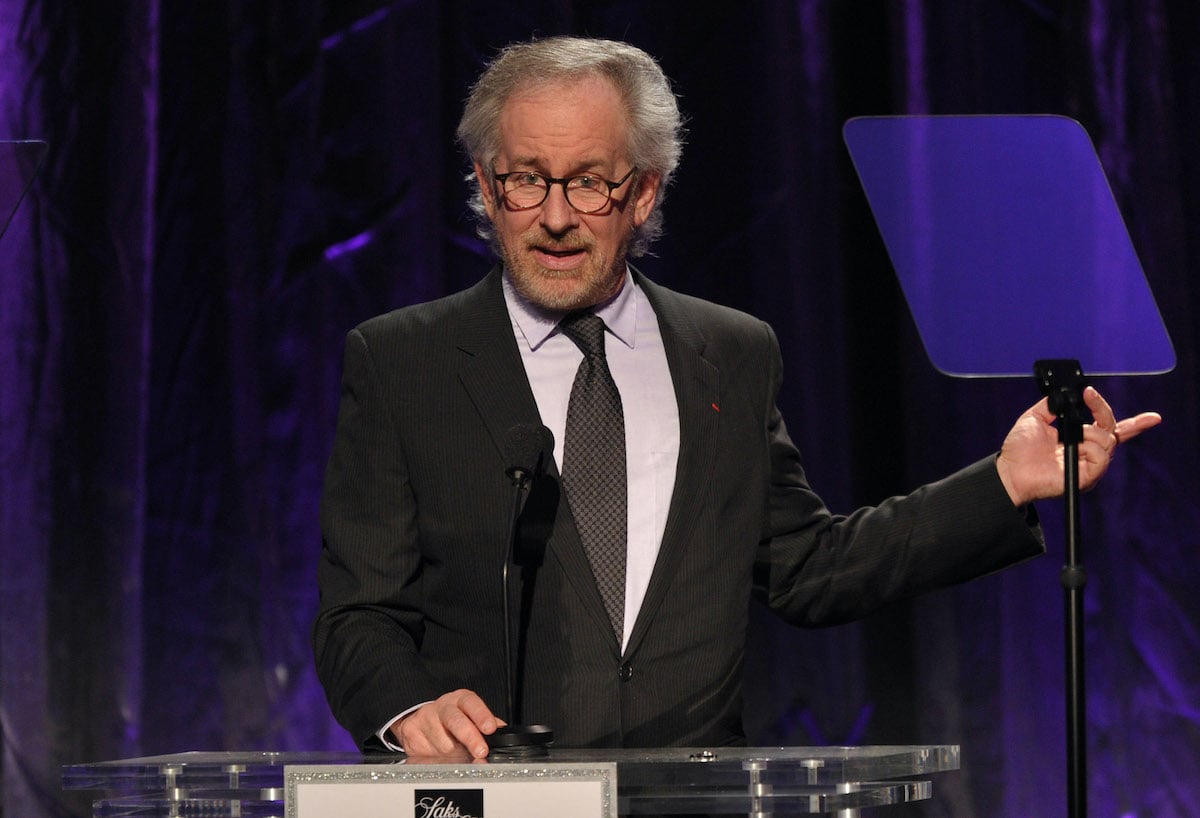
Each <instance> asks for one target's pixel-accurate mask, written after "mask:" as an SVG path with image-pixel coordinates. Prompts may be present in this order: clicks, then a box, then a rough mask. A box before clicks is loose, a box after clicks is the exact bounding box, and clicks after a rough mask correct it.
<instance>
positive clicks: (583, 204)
mask: <svg viewBox="0 0 1200 818" xmlns="http://www.w3.org/2000/svg"><path fill="white" fill-rule="evenodd" d="M567 199H568V200H570V202H571V206H572V207H574V208H575V209H577V210H582V211H583V212H584V213H591V212H592V211H595V210H600V209H601V208H603V207H604V206H605V205H606V204H608V183H607V182H605V181H604V180H603V179H601V178H600V177H598V176H576V177H575V178H574V179H572V180H571V181H569V182H567Z"/></svg>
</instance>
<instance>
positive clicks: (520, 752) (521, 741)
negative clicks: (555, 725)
mask: <svg viewBox="0 0 1200 818" xmlns="http://www.w3.org/2000/svg"><path fill="white" fill-rule="evenodd" d="M484 738H485V739H487V744H488V748H489V750H490V753H489V756H491V757H493V758H496V757H499V758H531V757H534V756H544V755H548V754H549V752H550V745H551V744H553V743H554V731H553V730H551V729H550V728H549V727H547V726H546V725H544V724H510V725H508V726H507V727H501V728H500V729H498V730H497V731H496V732H494V733H492V734H491V735H490V736H484Z"/></svg>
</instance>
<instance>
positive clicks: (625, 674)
mask: <svg viewBox="0 0 1200 818" xmlns="http://www.w3.org/2000/svg"><path fill="white" fill-rule="evenodd" d="M617 677H618V678H619V679H620V680H621V681H622V682H628V681H629V680H630V679H632V678H633V665H631V664H629V663H628V662H624V663H622V665H621V671H620V672H619V673H618V674H617Z"/></svg>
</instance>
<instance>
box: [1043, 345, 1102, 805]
mask: <svg viewBox="0 0 1200 818" xmlns="http://www.w3.org/2000/svg"><path fill="white" fill-rule="evenodd" d="M1034 374H1035V375H1036V377H1037V380H1038V386H1039V388H1040V389H1041V392H1042V394H1043V395H1045V396H1046V397H1047V398H1048V403H1049V407H1050V411H1051V412H1053V413H1054V414H1055V415H1056V416H1057V417H1058V439H1059V441H1060V442H1061V443H1062V444H1063V480H1064V488H1065V492H1064V495H1063V500H1064V503H1065V526H1066V563H1065V564H1064V565H1063V569H1062V574H1061V577H1060V581H1061V583H1062V586H1063V591H1064V603H1065V606H1066V661H1067V666H1066V670H1067V815H1068V816H1069V818H1085V817H1086V815H1087V741H1086V736H1085V733H1086V718H1087V717H1086V709H1087V707H1086V704H1087V703H1086V699H1085V697H1084V672H1083V658H1084V627H1083V588H1084V586H1085V585H1086V584H1087V571H1085V570H1084V568H1083V565H1082V557H1081V555H1080V554H1081V551H1080V537H1079V529H1080V514H1079V444H1080V443H1082V442H1083V426H1084V424H1085V423H1089V422H1091V416H1090V413H1089V412H1088V410H1087V407H1086V406H1085V405H1084V403H1083V389H1084V387H1085V386H1087V380H1086V379H1085V378H1084V375H1083V369H1082V368H1081V367H1080V365H1079V362H1078V361H1075V360H1061V359H1057V360H1044V361H1038V362H1037V363H1035V364H1034Z"/></svg>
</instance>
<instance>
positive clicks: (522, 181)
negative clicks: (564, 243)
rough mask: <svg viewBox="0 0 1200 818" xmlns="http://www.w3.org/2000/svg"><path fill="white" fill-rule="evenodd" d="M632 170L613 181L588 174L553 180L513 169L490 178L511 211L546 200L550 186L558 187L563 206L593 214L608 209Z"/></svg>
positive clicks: (541, 175) (494, 173) (493, 173)
mask: <svg viewBox="0 0 1200 818" xmlns="http://www.w3.org/2000/svg"><path fill="white" fill-rule="evenodd" d="M636 170H637V168H636V167H633V168H630V169H629V173H626V174H625V175H624V176H622V177H621V178H620V179H619V180H618V181H616V182H610V181H609V180H608V179H605V178H603V177H600V176H593V175H591V174H584V175H582V176H572V177H570V178H569V179H556V178H554V177H553V176H545V175H543V174H541V173H535V172H534V171H531V170H514V171H512V172H511V173H496V171H495V170H493V171H492V176H493V177H495V179H496V181H497V182H499V183H500V188H501V189H502V190H503V191H504V200H505V201H506V202H508V204H509V206H510V207H512V208H514V209H515V210H529V209H530V208H532V207H537V206H538V205H540V204H541V203H542V202H544V201H546V197H547V196H549V195H550V188H551V187H552V186H554V185H562V189H563V193H564V194H565V195H566V197H567V203H568V204H569V205H571V207H573V208H575V209H576V210H578V211H579V212H580V213H596V212H598V211H601V210H603V209H604V208H606V207H608V203H609V202H610V201H611V200H612V192H613V191H614V190H616V189H617V188H619V187H620V186H621V185H623V184H625V183H626V182H627V181H629V177H630V176H633V174H634V172H635V171H636Z"/></svg>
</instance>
